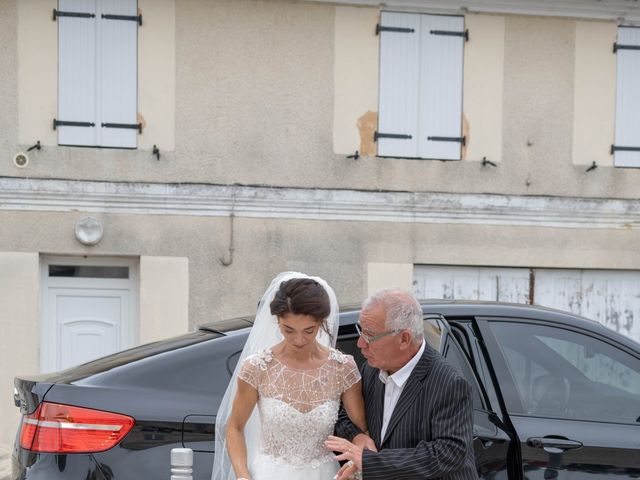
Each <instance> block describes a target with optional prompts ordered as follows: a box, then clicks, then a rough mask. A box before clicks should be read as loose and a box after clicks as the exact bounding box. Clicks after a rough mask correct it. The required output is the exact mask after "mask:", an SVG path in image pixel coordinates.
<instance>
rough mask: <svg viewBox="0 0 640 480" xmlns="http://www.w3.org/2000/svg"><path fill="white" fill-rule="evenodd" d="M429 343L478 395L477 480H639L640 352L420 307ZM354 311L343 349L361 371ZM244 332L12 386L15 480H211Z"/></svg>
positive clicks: (633, 346)
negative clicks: (218, 419)
mask: <svg viewBox="0 0 640 480" xmlns="http://www.w3.org/2000/svg"><path fill="white" fill-rule="evenodd" d="M423 311H424V318H425V322H424V326H425V334H426V338H427V340H428V341H429V342H430V343H431V344H432V345H433V346H434V347H435V348H437V349H438V350H439V351H440V352H441V353H442V354H443V355H444V356H445V357H446V358H447V359H448V360H449V361H450V362H451V363H453V364H454V365H455V366H457V368H459V369H460V370H461V371H462V373H463V374H464V375H465V376H466V377H467V378H468V380H469V381H470V382H471V384H472V386H473V393H474V424H475V425H474V447H475V454H476V464H477V468H478V474H479V477H480V478H482V479H509V480H515V479H569V478H570V479H596V478H612V477H614V478H619V479H627V478H640V345H639V344H637V343H635V342H633V341H631V340H629V339H627V338H625V337H623V336H621V335H618V334H616V333H615V332H612V331H610V330H608V329H606V328H605V327H603V326H601V325H600V324H598V323H595V322H592V321H590V320H586V319H582V318H578V317H576V316H573V315H570V314H566V313H562V312H558V311H554V310H549V309H543V308H537V307H528V306H522V305H507V304H496V303H474V302H444V301H430V302H423ZM357 319H358V311H357V308H351V309H343V311H342V312H341V327H340V336H339V339H338V348H340V349H342V350H343V351H345V352H348V353H351V354H353V355H354V356H355V357H356V359H357V360H358V361H362V357H361V356H360V354H359V352H358V349H357V347H356V341H357V338H358V336H357V333H356V330H355V327H354V323H355V322H356V321H357ZM250 325H251V318H240V319H234V320H231V321H227V322H218V323H216V324H215V325H210V326H204V327H201V328H200V329H199V330H198V331H196V332H194V333H190V334H187V335H183V336H180V337H176V338H172V339H169V340H165V341H161V342H156V343H152V344H148V345H143V346H140V347H137V348H134V349H131V350H128V351H124V352H121V353H117V354H115V355H111V356H109V357H105V358H102V359H99V360H96V361H93V362H90V363H87V364H85V365H81V366H79V367H75V368H72V369H69V370H66V371H63V372H59V373H56V374H51V375H45V376H41V377H29V378H27V377H23V378H16V380H15V386H16V390H17V394H16V404H17V405H18V406H19V407H20V409H21V412H22V414H23V417H22V422H21V425H20V428H19V431H18V435H17V438H16V444H15V450H14V452H13V457H12V461H13V474H12V477H11V478H12V480H22V479H29V480H41V479H42V480H44V479H46V480H56V479H65V480H75V479H77V480H87V479H91V480H109V479H117V480H128V479H130V480H142V479H149V480H151V479H154V480H155V479H162V478H169V452H170V450H171V449H172V448H175V447H188V448H192V449H193V450H194V474H193V478H194V480H209V478H210V474H211V465H212V461H213V453H212V452H213V449H214V441H213V431H214V428H213V426H214V420H215V413H216V409H217V407H218V403H219V401H220V400H221V397H222V395H223V393H224V390H225V388H226V386H227V382H228V381H229V378H230V375H231V372H232V371H233V368H234V366H235V364H236V362H237V359H238V356H239V354H240V351H241V349H242V346H243V344H244V341H245V339H246V336H247V332H248V328H247V327H249V326H250Z"/></svg>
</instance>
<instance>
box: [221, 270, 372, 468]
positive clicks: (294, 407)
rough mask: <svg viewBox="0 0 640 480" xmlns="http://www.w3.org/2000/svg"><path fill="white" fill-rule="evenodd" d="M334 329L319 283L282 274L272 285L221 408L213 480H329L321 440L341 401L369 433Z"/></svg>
mask: <svg viewBox="0 0 640 480" xmlns="http://www.w3.org/2000/svg"><path fill="white" fill-rule="evenodd" d="M338 326H339V319H338V305H337V302H336V298H335V294H334V292H333V290H332V289H331V287H330V286H329V285H328V284H327V283H326V282H325V281H324V280H322V279H321V278H318V277H308V276H307V275H304V274H301V273H295V272H285V273H281V274H280V275H278V276H277V277H276V278H275V279H274V280H273V281H272V282H271V285H270V286H269V288H268V289H267V291H266V292H265V294H264V296H263V297H262V300H261V301H260V303H259V304H258V311H257V314H256V319H255V322H254V325H253V328H252V329H251V333H250V334H249V338H248V340H247V343H246V345H245V347H244V350H243V351H242V355H241V356H240V360H239V361H238V366H237V367H236V370H235V372H234V374H233V377H232V379H231V382H230V383H229V387H228V388H227V391H226V393H225V396H224V398H223V400H222V403H221V404H220V409H219V410H218V415H217V417H216V450H215V460H214V466H213V474H212V479H213V480H232V479H234V478H237V479H238V480H243V479H245V480H272V479H276V478H286V479H299V480H330V479H332V478H333V477H334V475H335V474H336V472H337V471H338V468H339V465H338V463H337V461H336V460H335V457H334V455H333V454H332V453H331V452H330V451H329V450H327V449H326V448H325V446H324V440H325V439H326V438H327V436H328V435H331V434H332V433H333V427H334V424H335V422H336V420H337V418H338V409H339V407H340V401H342V402H343V404H344V408H345V410H346V412H347V414H348V415H349V417H350V419H351V421H352V422H353V423H354V424H355V425H357V426H358V428H360V430H362V431H363V432H365V431H367V428H366V422H365V415H364V401H363V399H362V386H361V382H360V373H359V372H358V368H357V366H356V364H355V362H354V360H353V357H351V356H350V355H346V354H343V353H341V352H339V351H338V350H336V349H335V348H334V346H335V341H336V337H337V333H338ZM256 405H257V406H258V408H257V413H258V414H259V415H256V411H255V410H256V409H254V407H255V406H256ZM234 473H235V475H234Z"/></svg>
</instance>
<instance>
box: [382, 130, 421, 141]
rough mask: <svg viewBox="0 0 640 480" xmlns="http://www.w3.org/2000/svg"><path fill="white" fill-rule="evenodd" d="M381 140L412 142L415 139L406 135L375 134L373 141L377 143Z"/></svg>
mask: <svg viewBox="0 0 640 480" xmlns="http://www.w3.org/2000/svg"><path fill="white" fill-rule="evenodd" d="M379 138H395V139H397V140H410V139H411V138H413V137H412V136H411V135H407V134H404V133H379V132H373V141H374V142H377V141H378V139H379Z"/></svg>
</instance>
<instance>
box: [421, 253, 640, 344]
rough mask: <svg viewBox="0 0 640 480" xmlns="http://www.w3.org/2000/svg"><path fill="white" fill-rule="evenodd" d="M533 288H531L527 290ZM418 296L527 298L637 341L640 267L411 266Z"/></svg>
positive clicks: (639, 337) (639, 335)
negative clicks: (571, 268) (613, 268)
mask: <svg viewBox="0 0 640 480" xmlns="http://www.w3.org/2000/svg"><path fill="white" fill-rule="evenodd" d="M531 287H533V292H531ZM413 289H414V293H415V294H416V296H417V297H418V298H444V299H447V300H456V299H457V300H493V301H500V302H511V303H525V304H529V303H533V304H536V305H542V306H545V307H551V308H557V309H558V310H564V311H569V312H572V313H575V314H577V315H582V316H584V317H587V318H590V319H592V320H596V321H598V322H600V323H602V324H603V325H605V326H607V327H609V328H611V329H612V330H615V331H617V332H619V333H622V334H623V335H627V336H628V337H631V338H633V339H634V340H636V341H640V322H638V321H634V320H636V319H638V318H640V272H637V271H624V270H584V269H581V270H578V269H576V270H569V269H546V268H534V269H532V268H497V267H467V266H441V265H416V266H415V267H414V269H413Z"/></svg>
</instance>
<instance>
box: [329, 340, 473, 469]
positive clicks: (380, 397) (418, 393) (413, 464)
mask: <svg viewBox="0 0 640 480" xmlns="http://www.w3.org/2000/svg"><path fill="white" fill-rule="evenodd" d="M361 371H362V386H363V393H364V400H365V406H366V417H367V425H368V427H369V433H370V435H371V437H372V438H373V440H374V441H375V443H376V446H377V448H378V450H379V451H378V452H372V451H370V450H365V451H364V453H363V457H362V473H363V477H364V479H365V480H391V479H393V480H401V479H402V480H405V479H406V480H410V479H436V478H437V479H446V480H477V478H478V475H477V473H476V468H475V460H474V455H473V443H472V442H473V439H472V432H473V406H472V400H471V388H470V386H469V384H468V382H467V381H466V379H465V378H464V377H463V376H462V374H460V373H459V372H458V370H456V369H455V368H454V367H453V366H452V365H451V364H449V363H447V362H446V361H445V360H444V358H442V356H441V355H440V354H439V353H438V352H436V351H435V350H434V349H432V348H431V347H429V345H427V346H426V348H425V351H424V354H423V355H422V357H421V359H420V360H419V362H418V363H417V365H416V366H415V368H414V369H413V372H412V373H411V376H410V377H409V379H408V380H407V383H406V384H405V386H404V389H403V391H402V394H401V395H400V398H399V399H398V403H397V404H396V407H395V409H394V410H393V413H392V415H391V418H390V420H389V425H388V427H387V431H386V435H385V438H380V432H381V430H382V415H383V408H384V389H385V386H384V384H383V383H382V382H381V381H380V379H379V378H378V374H379V370H378V369H375V368H372V367H370V366H369V365H367V364H366V363H365V364H364V365H363V367H362V369H361ZM358 433H360V431H359V430H358V429H357V427H355V426H354V425H353V424H352V423H351V421H350V420H349V418H348V417H347V415H346V413H345V412H344V410H343V409H342V410H341V412H340V418H339V420H338V423H337V424H336V434H337V435H338V436H341V437H344V438H348V439H352V438H353V437H354V436H355V435H357V434H358Z"/></svg>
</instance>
